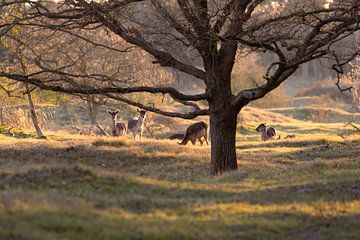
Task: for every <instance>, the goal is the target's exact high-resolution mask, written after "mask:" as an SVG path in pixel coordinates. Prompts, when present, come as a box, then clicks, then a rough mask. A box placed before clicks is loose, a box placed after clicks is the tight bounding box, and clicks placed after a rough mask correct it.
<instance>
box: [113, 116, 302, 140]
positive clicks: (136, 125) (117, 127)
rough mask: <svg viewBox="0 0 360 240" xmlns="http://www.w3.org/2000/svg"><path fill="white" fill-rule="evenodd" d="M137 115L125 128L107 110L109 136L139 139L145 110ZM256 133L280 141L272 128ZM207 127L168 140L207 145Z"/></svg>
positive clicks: (192, 127) (190, 129)
mask: <svg viewBox="0 0 360 240" xmlns="http://www.w3.org/2000/svg"><path fill="white" fill-rule="evenodd" d="M137 111H138V113H139V116H138V117H137V118H131V119H129V121H128V123H127V126H126V125H125V124H124V123H121V122H117V114H118V113H119V111H110V110H108V113H109V114H110V116H111V120H112V121H111V136H125V135H126V133H127V132H128V131H129V132H131V133H132V134H133V136H134V139H135V138H136V135H138V134H139V137H140V139H141V137H142V134H143V130H144V128H143V126H144V122H145V118H146V111H145V110H140V109H138V110H137ZM255 130H256V131H257V132H259V133H260V139H261V141H267V140H271V139H280V135H279V136H278V138H276V130H275V128H273V127H267V126H266V124H265V123H261V124H260V125H259V126H258V127H257V128H256V129H255ZM207 134H208V125H207V124H206V123H205V122H203V121H200V122H196V123H194V124H192V125H190V126H189V127H188V128H187V129H186V132H185V134H181V133H177V134H174V135H171V136H170V137H169V139H180V140H181V142H179V143H178V144H180V145H186V144H187V143H188V142H189V141H190V142H191V143H192V144H193V145H195V144H196V140H199V142H200V144H201V145H203V143H204V142H203V139H204V141H205V142H206V144H207V145H209V143H208V139H207V138H208V136H207ZM289 138H295V135H294V134H289V135H287V136H286V137H285V139H289Z"/></svg>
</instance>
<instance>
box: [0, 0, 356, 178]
mask: <svg viewBox="0 0 360 240" xmlns="http://www.w3.org/2000/svg"><path fill="white" fill-rule="evenodd" d="M330 2H332V3H330ZM330 2H329V1H324V0H308V1H303V0H287V1H280V0H279V1H270V0H242V1H239V0H168V1H165V0H164V1H159V0H103V1H101V0H98V1H95V0H94V1H89V0H64V1H61V0H58V1H50V0H48V1H44V0H37V1H34V0H17V1H14V0H3V1H2V3H1V5H2V6H4V7H8V6H10V5H13V4H23V11H24V13H23V14H22V15H21V16H22V17H17V18H16V21H15V22H14V23H13V24H14V25H20V26H23V27H29V28H32V29H36V30H37V31H40V30H47V31H53V32H54V33H55V32H63V33H68V34H70V35H72V36H73V37H75V38H80V39H82V40H84V41H87V39H86V37H84V35H82V34H81V31H92V32H93V34H96V32H97V29H102V30H105V31H108V32H109V36H110V37H114V36H116V37H120V38H121V39H123V40H125V41H126V42H127V43H129V44H131V45H132V46H136V47H138V48H140V49H142V50H143V51H145V52H147V53H148V54H149V55H151V56H152V57H153V63H154V64H158V65H160V66H163V67H167V68H172V69H174V70H176V71H178V72H181V73H185V74H187V75H188V76H191V78H195V79H198V80H199V81H201V82H202V84H203V85H204V86H205V87H204V91H203V92H202V93H198V94H186V93H183V92H180V91H179V90H178V89H177V88H175V87H173V86H164V85H163V84H156V83H154V84H153V85H150V84H141V85H139V86H123V85H117V84H113V85H111V82H113V81H114V80H116V79H113V78H112V77H111V76H101V77H100V76H98V75H96V74H91V75H86V74H82V75H81V74H72V73H71V69H67V68H66V67H65V66H57V65H56V64H55V63H53V62H46V61H43V60H44V59H46V56H37V57H36V59H35V60H34V65H35V66H36V67H34V69H33V72H31V73H28V74H27V75H24V74H21V73H14V72H7V71H4V70H3V71H1V72H0V76H3V77H7V78H10V79H14V80H17V81H20V82H25V83H29V84H34V85H36V86H38V87H40V88H43V89H47V90H54V91H61V92H65V93H72V94H101V95H104V96H107V97H109V98H112V99H115V100H118V101H122V102H125V103H128V104H131V105H135V106H138V107H142V108H144V109H146V110H149V111H153V112H156V113H159V114H163V115H166V116H169V117H180V118H186V119H191V118H195V117H197V116H200V115H209V116H210V129H211V174H212V175H216V174H219V173H222V172H224V171H227V170H233V169H237V160H236V159H237V158H236V149H235V135H236V125H237V115H238V114H239V112H240V111H241V109H242V108H243V107H244V106H246V105H247V104H248V103H250V102H251V101H254V100H256V99H259V98H262V97H264V96H265V95H266V94H267V93H269V92H270V91H272V90H274V89H275V88H277V87H278V86H279V85H280V84H281V83H282V82H284V81H285V80H286V79H288V78H289V76H291V75H292V74H293V73H294V72H295V71H296V70H297V69H298V68H299V67H300V66H301V65H302V64H304V63H306V62H309V61H312V60H315V59H320V58H332V59H333V60H334V65H333V66H330V67H332V68H333V69H334V70H335V71H337V72H338V73H341V72H342V67H343V66H344V65H345V64H346V63H347V62H349V61H350V60H351V59H352V58H353V57H354V56H355V55H356V54H357V50H356V48H355V46H354V47H353V48H351V46H349V50H348V51H347V52H346V54H345V53H344V52H342V53H341V54H340V53H339V52H337V51H336V45H337V44H339V43H341V41H342V40H344V39H346V38H347V37H348V36H349V35H351V34H353V33H354V32H356V31H357V30H359V28H360V26H359V19H360V3H359V1H356V0H343V1H330ZM325 3H327V4H325ZM9 26H12V25H10V24H2V25H1V26H0V33H4V32H5V33H6V30H7V29H8V28H9ZM80 30H81V31H80ZM104 37H105V36H104ZM104 42H106V41H104ZM92 43H93V44H95V45H97V46H103V47H105V48H108V49H109V47H107V46H105V45H106V44H103V43H102V42H92ZM110 48H111V49H112V50H114V51H119V49H116V47H114V46H111V47H110ZM249 52H258V53H260V54H265V53H266V54H269V53H271V54H273V55H274V56H275V57H274V59H276V60H274V62H273V63H271V64H270V66H269V67H268V69H267V70H266V72H265V73H264V78H263V79H259V80H258V85H257V87H254V88H250V89H242V90H240V91H239V92H233V90H232V89H231V73H232V70H233V66H234V62H235V59H236V57H237V55H239V54H241V55H246V54H247V53H249ZM116 60H117V59H114V61H116ZM71 64H72V63H69V65H68V66H71ZM74 64H75V63H74ZM254 67H255V66H254ZM191 78H190V77H183V78H182V79H183V81H190V79H191ZM80 79H81V80H80ZM84 79H85V80H86V79H89V81H90V79H91V82H92V84H86V81H85V82H84ZM94 81H95V82H96V81H101V82H102V84H99V85H96V84H94ZM104 82H108V83H109V85H108V86H106V87H104V85H103V83H104ZM140 83H141V81H140ZM135 92H145V93H153V94H158V93H161V94H167V95H169V96H171V97H172V98H174V99H176V100H178V101H179V102H181V103H184V104H186V105H189V106H192V107H193V110H192V111H191V112H183V113H182V112H168V111H165V110H162V109H159V108H156V107H154V106H148V105H146V104H142V103H140V102H137V101H134V100H132V99H131V98H129V97H127V96H128V95H129V94H131V93H135ZM203 100H206V102H207V106H208V107H207V108H205V109H202V108H200V107H199V105H198V104H196V103H195V102H196V101H203ZM202 106H203V105H202Z"/></svg>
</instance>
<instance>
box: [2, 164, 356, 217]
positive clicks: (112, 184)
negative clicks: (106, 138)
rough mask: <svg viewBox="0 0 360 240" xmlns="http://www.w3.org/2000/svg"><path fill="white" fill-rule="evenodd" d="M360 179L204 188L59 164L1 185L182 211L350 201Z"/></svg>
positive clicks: (106, 204) (104, 204) (103, 204)
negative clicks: (222, 205)
mask: <svg viewBox="0 0 360 240" xmlns="http://www.w3.org/2000/svg"><path fill="white" fill-rule="evenodd" d="M359 186H360V180H359V181H342V182H335V181H331V179H329V180H328V181H327V182H326V183H313V184H307V185H297V186H281V187H276V188H270V189H266V188H265V189H260V190H247V191H239V192H226V191H222V190H219V189H201V186H193V187H191V186H189V187H179V186H176V185H175V186H174V185H171V184H170V183H168V182H159V183H157V182H155V183H153V182H151V181H150V182H146V180H143V181H141V180H137V179H136V178H135V179H132V178H131V177H130V178H129V177H127V176H123V175H120V176H118V177H110V176H103V175H101V174H97V173H96V172H92V171H90V170H88V169H83V168H81V167H77V166H75V167H57V168H42V169H37V170H28V171H26V172H24V173H16V174H2V175H0V189H2V190H6V189H21V190H25V191H29V190H30V191H40V192H52V193H57V194H60V195H61V196H63V195H64V196H68V197H78V198H82V199H85V200H86V201H88V202H90V203H92V204H93V205H94V207H96V208H112V207H118V208H122V209H125V210H127V211H132V212H150V211H154V210H157V209H158V210H164V209H172V210H181V209H183V208H184V207H188V206H191V205H196V204H210V203H216V202H222V203H237V202H241V203H249V204H265V205H268V204H285V203H306V202H313V201H316V200H319V199H322V200H327V201H337V202H346V201H351V200H356V199H359V198H360V187H359Z"/></svg>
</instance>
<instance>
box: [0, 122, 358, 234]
mask: <svg viewBox="0 0 360 240" xmlns="http://www.w3.org/2000/svg"><path fill="white" fill-rule="evenodd" d="M274 126H275V127H276V128H277V129H279V132H280V134H281V135H283V136H284V135H285V134H287V133H294V134H296V135H297V136H296V138H295V139H293V140H289V141H286V140H280V141H273V142H266V143H262V142H259V141H258V136H257V135H256V134H255V132H254V131H253V126H248V127H247V128H239V129H238V130H239V131H238V132H239V133H238V143H237V152H238V164H239V170H238V171H235V172H230V173H227V174H224V175H223V176H220V177H216V178H210V177H209V168H210V163H209V161H210V159H209V150H210V148H209V147H208V146H203V147H200V146H195V147H193V146H190V145H188V146H179V145H177V144H176V142H172V141H168V140H152V139H144V140H141V141H133V140H132V139H122V138H119V139H113V138H96V137H85V136H83V137H80V136H75V135H66V134H64V135H54V136H51V137H50V140H35V139H32V138H26V137H28V135H26V134H25V135H24V136H25V138H14V137H12V136H15V137H16V135H14V134H13V135H11V134H10V135H9V134H5V135H0V239H13V240H17V239H19V240H21V239H324V240H325V239H359V236H360V157H359V154H360V147H359V144H360V137H358V136H357V135H352V134H353V133H354V132H353V131H352V130H351V129H346V128H344V126H343V124H313V123H298V124H295V125H294V124H293V125H291V124H290V123H285V122H284V123H279V124H275V125H274Z"/></svg>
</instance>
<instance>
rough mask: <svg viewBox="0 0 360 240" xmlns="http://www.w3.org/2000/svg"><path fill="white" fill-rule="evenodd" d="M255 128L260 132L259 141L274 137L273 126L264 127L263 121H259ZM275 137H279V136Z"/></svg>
mask: <svg viewBox="0 0 360 240" xmlns="http://www.w3.org/2000/svg"><path fill="white" fill-rule="evenodd" d="M255 130H256V131H257V132H259V133H261V135H260V139H261V141H267V140H271V139H275V136H276V130H275V128H273V127H266V125H265V123H261V124H260V125H259V126H258V127H257V128H256V129H255ZM277 139H280V136H279V137H278V138H277Z"/></svg>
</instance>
